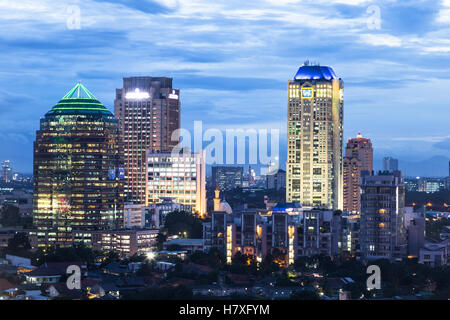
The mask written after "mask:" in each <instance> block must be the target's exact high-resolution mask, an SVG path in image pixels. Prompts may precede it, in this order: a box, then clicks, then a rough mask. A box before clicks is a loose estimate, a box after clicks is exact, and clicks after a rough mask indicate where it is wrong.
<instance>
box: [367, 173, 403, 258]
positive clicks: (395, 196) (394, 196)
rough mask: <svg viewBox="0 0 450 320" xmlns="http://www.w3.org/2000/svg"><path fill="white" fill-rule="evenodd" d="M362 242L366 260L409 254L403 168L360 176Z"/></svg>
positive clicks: (399, 256)
mask: <svg viewBox="0 0 450 320" xmlns="http://www.w3.org/2000/svg"><path fill="white" fill-rule="evenodd" d="M361 191H362V194H361V222H360V223H361V230H360V245H361V255H362V258H363V260H365V261H368V260H375V259H389V260H395V259H398V258H403V257H405V256H406V249H407V246H406V243H407V242H406V230H405V221H404V220H405V185H404V184H403V179H402V176H401V172H400V171H395V172H393V173H389V172H387V171H384V172H380V173H379V175H377V176H364V177H363V178H362V179H361Z"/></svg>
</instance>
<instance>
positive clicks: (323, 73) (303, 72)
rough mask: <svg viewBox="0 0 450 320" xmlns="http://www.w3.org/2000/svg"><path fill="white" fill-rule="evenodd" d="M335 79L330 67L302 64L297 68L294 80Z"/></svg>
mask: <svg viewBox="0 0 450 320" xmlns="http://www.w3.org/2000/svg"><path fill="white" fill-rule="evenodd" d="M332 79H337V77H336V74H335V73H334V71H333V69H332V68H331V67H325V66H309V65H303V66H301V67H300V69H298V71H297V74H296V75H295V77H294V80H332Z"/></svg>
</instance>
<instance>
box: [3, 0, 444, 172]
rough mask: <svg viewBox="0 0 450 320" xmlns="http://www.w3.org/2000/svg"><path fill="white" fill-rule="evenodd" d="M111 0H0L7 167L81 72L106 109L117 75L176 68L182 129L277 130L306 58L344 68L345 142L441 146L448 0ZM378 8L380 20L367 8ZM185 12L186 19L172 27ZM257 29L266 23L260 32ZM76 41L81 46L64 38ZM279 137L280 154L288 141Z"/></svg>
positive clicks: (25, 153)
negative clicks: (243, 0) (289, 85)
mask: <svg viewBox="0 0 450 320" xmlns="http://www.w3.org/2000/svg"><path fill="white" fill-rule="evenodd" d="M141 2H144V1H141ZM121 3H124V4H125V2H122V1H116V3H112V1H84V2H83V3H79V2H77V1H60V2H55V1H41V2H40V4H39V5H37V4H35V3H34V4H33V2H32V1H24V2H23V5H22V7H21V11H20V15H19V14H18V13H17V11H15V10H17V8H16V7H15V6H14V4H13V2H12V1H4V2H2V4H1V5H0V6H1V8H2V13H1V15H2V18H3V19H4V21H5V22H4V23H5V24H7V25H8V28H4V29H3V30H5V31H2V34H0V37H2V38H3V40H4V41H2V48H3V49H4V50H2V51H3V53H2V54H3V55H8V57H6V56H5V58H4V59H2V60H3V61H4V62H3V65H2V67H3V68H2V70H4V73H3V74H2V75H0V83H1V85H2V88H3V89H2V90H1V92H0V95H1V97H2V101H3V104H2V108H1V111H2V117H1V118H0V128H1V129H0V142H1V144H2V146H3V148H1V150H0V159H1V160H7V159H9V160H11V162H12V165H13V169H15V170H16V171H19V172H23V173H31V171H32V170H31V167H32V142H33V137H34V134H35V131H36V130H37V129H38V123H37V121H36V119H38V118H39V117H41V115H42V114H44V113H45V111H46V110H47V109H48V108H49V107H51V106H52V105H53V103H54V101H57V100H58V99H60V98H61V97H60V92H66V91H67V90H68V89H70V87H72V86H73V83H74V82H76V81H78V80H81V81H82V83H83V84H85V85H86V86H87V87H88V88H90V90H92V91H93V92H96V93H97V96H98V98H99V99H100V100H101V101H102V102H103V103H104V104H105V105H106V106H107V107H108V108H109V110H110V111H112V109H113V101H114V96H115V88H120V87H121V82H122V78H123V77H125V76H146V75H148V76H164V77H173V79H174V87H176V88H179V89H180V90H181V91H182V94H181V97H180V98H181V103H182V104H183V112H182V117H181V118H182V124H181V126H182V127H183V128H188V129H191V128H192V125H193V121H194V120H202V121H203V122H204V123H205V124H206V125H207V126H210V127H217V128H227V127H244V128H248V127H252V128H259V127H266V128H267V127H269V128H272V127H273V128H279V129H280V130H281V132H280V137H283V136H284V135H285V132H286V124H285V120H284V119H285V116H286V114H285V112H286V110H285V101H286V83H285V81H286V79H292V78H293V76H294V74H295V70H296V69H297V68H298V67H300V66H301V64H302V63H303V61H304V60H306V59H308V58H309V59H311V60H314V61H319V62H320V63H321V64H323V65H330V66H332V67H333V68H334V69H335V71H336V73H338V74H339V75H340V77H342V78H343V79H346V91H345V94H346V96H345V99H346V108H345V114H344V118H345V122H344V140H345V141H346V140H347V139H348V138H349V137H353V136H355V134H356V133H358V132H361V133H362V134H363V135H364V136H366V137H370V138H371V139H372V141H373V144H374V150H375V151H374V153H375V154H374V164H375V168H376V169H377V168H380V167H381V163H380V161H381V159H382V158H383V157H384V156H392V157H394V158H399V160H400V167H401V163H402V161H403V162H414V161H416V160H417V161H422V160H425V159H428V158H431V157H433V156H443V157H445V158H447V159H448V158H449V156H450V147H449V143H448V141H449V136H448V134H447V133H446V124H445V119H446V118H448V113H449V112H450V111H448V110H447V109H446V108H445V104H444V103H443V102H444V101H446V100H445V95H446V92H445V89H444V88H445V86H446V85H447V84H448V83H449V79H448V72H447V70H446V69H445V67H442V66H445V65H448V63H446V62H447V61H448V59H449V58H448V56H447V55H446V53H447V52H448V50H449V48H448V44H447V42H446V41H445V39H446V38H448V36H447V34H448V30H447V29H446V28H445V27H446V26H447V25H448V23H449V22H450V21H449V18H448V14H446V12H448V11H446V10H448V8H450V7H449V3H448V1H442V2H440V3H439V4H438V5H437V6H436V5H435V2H430V1H409V2H408V4H409V6H404V5H402V4H400V3H396V2H393V1H381V2H379V3H375V2H372V1H343V0H342V1H334V2H332V1H329V2H320V4H321V6H316V5H314V4H315V3H317V2H314V3H313V2H311V1H281V2H278V3H275V2H273V1H266V2H260V3H258V4H259V6H258V9H251V8H250V7H248V6H247V5H245V4H241V5H240V6H239V8H240V10H237V9H236V8H237V7H236V3H235V2H233V1H231V2H227V4H224V3H215V4H209V5H204V6H202V5H199V4H202V1H198V2H190V3H189V4H188V3H184V2H179V1H159V2H157V1H154V2H152V3H153V6H148V5H147V6H144V7H145V9H144V7H139V4H138V2H128V3H129V6H128V7H126V6H125V5H124V4H121ZM70 6H78V7H79V9H80V10H81V11H80V17H81V24H80V29H77V28H76V26H75V28H73V27H74V26H73V25H72V26H71V28H69V27H70V24H69V23H68V22H69V21H68V19H69V18H70V17H71V13H70V12H69V11H68V8H69V7H70ZM233 6H234V7H233ZM374 6H375V7H374ZM376 8H378V9H379V10H380V20H379V22H380V26H378V25H377V23H375V24H371V23H372V22H374V21H373V20H370V19H371V17H372V18H376V16H377V15H376V14H375V13H376V11H377V10H376ZM294 9H295V10H294ZM267 12H271V13H272V14H271V15H269V14H268V13H267ZM292 12H297V13H292ZM299 12H302V13H301V14H300V13H299ZM36 13H38V14H36ZM192 15H196V17H195V18H192ZM187 17H189V18H190V19H189V25H188V26H187V27H186V28H180V25H183V26H184V25H185V24H186V19H187ZM307 18H309V20H308V19H307ZM419 20H420V22H421V23H420V24H419V23H414V22H415V21H416V22H417V21H419ZM111 22H120V23H111ZM375 22H376V21H375ZM19 23H20V24H19ZM156 25H163V26H164V27H165V28H162V29H163V30H165V31H166V32H163V34H164V35H162V34H157V33H151V32H147V31H150V30H152V28H153V27H154V26H156ZM243 25H245V26H246V27H247V29H246V30H247V31H246V32H245V33H243V34H242V33H241V32H240V30H241V29H240V27H242V26H243ZM419 25H420V28H419V27H418V26H419ZM11 26H13V27H14V28H11ZM267 27H269V28H270V29H271V30H272V32H270V33H267V32H264V33H261V32H260V31H261V30H264V28H267ZM336 28H339V30H341V31H340V34H339V35H338V36H336V34H335V32H334V30H335V29H336ZM11 30H15V31H14V32H13V31H11ZM32 30H37V32H31V31H32ZM18 34H20V36H19V35H18ZM23 35H26V36H23ZM305 35H306V36H305ZM164 39H169V40H168V41H164ZM187 43H189V44H191V45H190V46H186V44H187ZM419 43H420V45H419ZM128 45H133V47H135V48H136V49H135V50H134V51H133V52H130V51H129V50H127V47H128ZM331 45H333V46H334V47H336V49H337V50H336V51H335V53H333V54H330V53H329V51H328V48H329V47H330V46H331ZM73 46H76V48H78V49H79V50H73V51H71V50H67V49H68V48H73ZM238 48H239V50H238ZM30 52H32V53H33V54H31V55H30V54H29V53H30ZM99 52H102V53H99ZM386 52H388V53H389V55H386ZM11 53H13V55H11ZM11 57H14V58H11ZM358 66H364V68H359V67H358ZM16 74H21V75H23V76H21V77H14V75H16ZM424 79H426V80H424ZM49 88H50V90H49ZM418 92H420V96H419V97H417V93H418ZM243 105H245V108H243V107H242V106H243ZM424 106H425V107H424ZM255 110H258V111H259V110H261V111H263V112H264V114H265V115H267V116H266V118H265V119H261V117H260V113H259V112H255ZM411 110H413V111H414V112H411ZM429 110H431V112H430V111H429ZM438 113H439V114H440V117H437V116H435V115H436V114H438ZM386 115H389V116H386ZM373 119H377V121H373ZM280 143H281V147H280V157H281V159H280V160H281V162H282V163H284V162H285V160H286V159H285V155H286V144H285V142H284V141H283V139H280ZM442 162H444V160H442ZM443 167H444V166H443ZM401 169H402V168H401ZM443 172H446V170H445V171H444V170H443ZM405 173H406V174H408V172H407V171H406V172H405ZM411 174H414V172H412V173H411ZM429 175H434V174H429Z"/></svg>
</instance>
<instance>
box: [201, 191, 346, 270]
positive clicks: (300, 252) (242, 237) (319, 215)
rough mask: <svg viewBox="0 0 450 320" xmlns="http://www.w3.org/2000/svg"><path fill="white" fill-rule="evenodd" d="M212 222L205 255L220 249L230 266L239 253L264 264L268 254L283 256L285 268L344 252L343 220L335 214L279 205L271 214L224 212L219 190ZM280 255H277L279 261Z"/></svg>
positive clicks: (205, 234) (206, 235)
mask: <svg viewBox="0 0 450 320" xmlns="http://www.w3.org/2000/svg"><path fill="white" fill-rule="evenodd" d="M214 202H215V210H214V211H213V212H212V214H211V221H210V222H205V223H203V247H204V250H205V251H208V250H210V249H211V248H216V249H218V250H219V251H221V252H222V253H223V254H224V255H225V257H226V261H227V263H231V261H232V258H233V256H234V255H235V254H236V253H237V252H241V253H242V254H246V255H248V256H252V257H253V258H254V259H255V260H256V261H257V262H261V261H262V260H263V259H264V258H265V256H266V255H267V254H269V253H270V254H274V253H275V251H277V252H278V253H281V256H282V257H284V258H281V259H280V258H277V259H278V260H277V262H278V263H279V264H280V265H282V266H287V265H290V264H293V263H294V261H295V260H296V259H297V258H298V257H301V256H311V255H315V254H324V255H327V256H333V255H336V254H338V253H339V250H340V247H339V245H340V241H341V239H340V232H341V231H340V230H341V216H339V215H335V214H334V212H333V211H332V210H314V209H306V208H303V207H302V206H301V205H300V204H299V203H279V204H277V205H276V206H275V207H274V208H273V209H272V210H270V211H268V212H259V211H258V210H244V211H242V212H235V213H233V212H231V211H222V208H221V206H220V199H219V197H218V190H217V191H216V198H215V199H214ZM279 256H280V255H279V254H277V257H279Z"/></svg>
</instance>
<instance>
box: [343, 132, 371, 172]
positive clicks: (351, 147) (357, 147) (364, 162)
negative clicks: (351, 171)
mask: <svg viewBox="0 0 450 320" xmlns="http://www.w3.org/2000/svg"><path fill="white" fill-rule="evenodd" d="M345 156H346V157H351V158H357V159H359V161H361V171H368V172H372V170H373V148H372V141H370V139H368V138H363V137H362V135H361V133H358V135H357V136H356V138H350V139H348V141H347V145H346V147H345Z"/></svg>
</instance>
